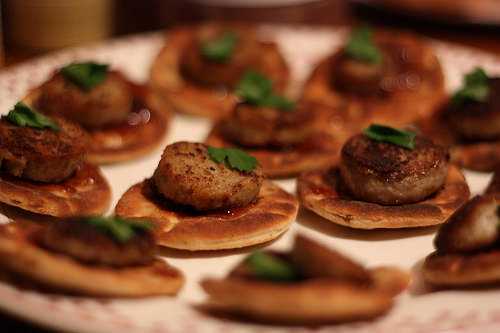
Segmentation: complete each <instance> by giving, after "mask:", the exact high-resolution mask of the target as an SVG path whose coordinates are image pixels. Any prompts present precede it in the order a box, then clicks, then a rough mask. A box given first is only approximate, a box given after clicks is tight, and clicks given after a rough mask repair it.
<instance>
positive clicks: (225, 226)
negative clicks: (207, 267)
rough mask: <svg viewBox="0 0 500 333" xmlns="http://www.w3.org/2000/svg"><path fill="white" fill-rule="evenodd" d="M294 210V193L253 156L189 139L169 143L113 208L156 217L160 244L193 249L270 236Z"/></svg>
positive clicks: (231, 245) (128, 215) (291, 217)
mask: <svg viewBox="0 0 500 333" xmlns="http://www.w3.org/2000/svg"><path fill="white" fill-rule="evenodd" d="M297 210H298V201H297V199H296V198H295V197H294V196H293V195H291V194H289V193H287V192H285V191H284V190H282V189H281V188H280V187H278V186H277V185H275V184H273V183H272V182H270V181H268V180H265V179H264V177H263V173H262V169H261V167H260V166H259V165H258V164H257V161H256V160H255V158H253V157H252V156H249V155H247V154H246V153H244V152H243V151H241V150H238V149H234V148H231V149H219V148H214V147H209V146H206V145H204V144H201V143H191V142H177V143H174V144H171V145H169V146H167V147H166V148H165V151H164V152H163V155H162V158H161V161H160V163H159V165H158V167H157V169H156V170H155V172H154V175H153V177H152V178H150V179H146V180H144V181H143V182H141V183H139V184H136V185H134V186H132V187H131V188H130V189H128V191H127V192H126V193H125V194H124V195H123V196H122V198H121V199H120V200H119V202H118V204H117V206H116V208H115V212H116V215H118V216H123V217H126V218H141V219H142V218H143V219H147V220H149V221H151V222H152V223H154V224H155V232H156V239H157V242H158V244H159V245H163V246H167V247H171V248H176V249H183V250H191V251H197V250H221V249H232V248H240V247H246V246H250V245H255V244H259V243H263V242H266V241H270V240H272V239H275V238H276V237H278V236H279V235H281V234H282V233H283V232H285V231H286V230H287V229H288V227H289V226H290V223H291V222H293V220H294V219H295V217H296V215H297Z"/></svg>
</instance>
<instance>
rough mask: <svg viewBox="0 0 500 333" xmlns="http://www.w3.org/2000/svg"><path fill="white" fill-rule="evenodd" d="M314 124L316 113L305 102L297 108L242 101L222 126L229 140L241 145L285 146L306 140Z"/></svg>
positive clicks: (223, 121)
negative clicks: (291, 108)
mask: <svg viewBox="0 0 500 333" xmlns="http://www.w3.org/2000/svg"><path fill="white" fill-rule="evenodd" d="M315 125H316V117H315V114H314V112H313V110H311V109H310V108H309V106H308V105H305V104H302V105H298V106H297V108H296V109H295V110H294V111H280V110H278V109H274V108H265V107H256V106H251V105H247V104H239V105H237V106H236V109H235V110H234V112H233V113H232V114H231V116H229V117H227V118H225V119H223V120H222V121H221V123H220V128H221V131H222V133H223V135H224V136H225V137H226V138H227V139H228V140H230V141H232V142H234V143H236V144H238V145H241V146H247V147H265V146H270V147H286V146H293V145H295V144H299V143H301V142H303V141H304V140H305V139H306V138H307V137H309V136H310V135H311V134H312V133H313V132H314V130H315Z"/></svg>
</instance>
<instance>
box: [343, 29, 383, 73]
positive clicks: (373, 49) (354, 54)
mask: <svg viewBox="0 0 500 333" xmlns="http://www.w3.org/2000/svg"><path fill="white" fill-rule="evenodd" d="M345 53H346V54H347V55H348V56H349V57H351V58H352V59H355V60H359V61H362V62H367V63H371V64H379V63H380V62H381V61H382V53H381V52H380V50H379V49H378V47H377V46H376V45H375V42H374V41H373V33H372V30H371V29H370V28H369V27H366V26H364V27H359V28H357V29H354V30H353V31H352V32H351V36H350V38H349V41H348V42H347V45H346V47H345Z"/></svg>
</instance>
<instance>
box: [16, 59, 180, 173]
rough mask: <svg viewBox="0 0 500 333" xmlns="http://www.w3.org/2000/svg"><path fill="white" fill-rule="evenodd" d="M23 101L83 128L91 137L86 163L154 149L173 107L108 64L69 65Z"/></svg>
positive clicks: (121, 158)
mask: <svg viewBox="0 0 500 333" xmlns="http://www.w3.org/2000/svg"><path fill="white" fill-rule="evenodd" d="M24 102H25V103H27V104H29V105H32V106H34V107H35V108H37V109H38V110H40V111H41V112H43V113H45V114H47V115H58V116H62V117H65V118H67V119H69V120H72V121H74V122H76V123H78V124H79V125H81V126H82V127H83V128H84V129H85V130H86V132H87V134H88V136H89V137H90V143H89V145H88V154H87V160H88V161H89V162H91V163H94V164H107V163H115V162H121V161H127V160H131V159H134V158H138V157H140V156H143V155H145V154H147V153H149V152H151V151H152V150H153V149H155V148H156V147H157V146H158V144H159V143H160V142H161V140H162V138H163V137H164V136H165V133H166V130H167V126H168V123H169V119H170V110H169V107H167V106H166V105H165V103H163V102H162V101H161V99H159V98H157V97H155V96H154V94H152V93H151V91H150V89H149V88H147V87H146V86H143V85H137V84H135V83H132V82H131V81H129V80H128V79H127V78H125V77H124V76H123V74H121V73H120V72H118V71H114V70H109V68H108V65H105V64H98V63H94V62H81V63H71V64H69V65H67V66H64V67H62V68H60V69H58V70H57V71H55V73H54V74H53V75H52V77H51V78H49V79H48V80H47V81H46V82H44V83H43V84H42V85H40V86H39V87H37V88H35V89H33V90H31V91H30V92H29V93H28V95H27V96H26V97H25V98H24Z"/></svg>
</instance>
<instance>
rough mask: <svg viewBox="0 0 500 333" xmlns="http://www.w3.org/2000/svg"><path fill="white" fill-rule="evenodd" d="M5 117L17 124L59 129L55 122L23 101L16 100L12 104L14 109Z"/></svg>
mask: <svg viewBox="0 0 500 333" xmlns="http://www.w3.org/2000/svg"><path fill="white" fill-rule="evenodd" d="M6 118H7V120H9V121H10V122H11V123H13V124H15V125H17V126H22V127H25V126H28V127H33V128H39V129H45V128H50V129H51V130H53V131H59V130H60V127H59V125H58V124H57V123H56V122H54V121H53V120H52V119H50V118H49V117H47V116H44V115H43V114H41V113H39V112H37V111H36V110H35V109H33V108H31V107H29V106H28V105H26V104H25V103H23V102H17V103H16V105H14V109H12V110H10V111H9V113H8V114H7V116H6Z"/></svg>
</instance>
